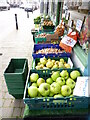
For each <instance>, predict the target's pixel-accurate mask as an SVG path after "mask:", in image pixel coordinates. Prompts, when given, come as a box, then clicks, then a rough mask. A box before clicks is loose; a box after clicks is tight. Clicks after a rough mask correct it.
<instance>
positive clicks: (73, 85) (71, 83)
mask: <svg viewBox="0 0 90 120" xmlns="http://www.w3.org/2000/svg"><path fill="white" fill-rule="evenodd" d="M75 84H76V83H75V82H74V80H73V79H71V78H68V79H67V80H66V85H68V86H69V87H70V88H71V89H73V88H74V87H75Z"/></svg>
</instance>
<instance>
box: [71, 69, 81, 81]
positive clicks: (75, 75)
mask: <svg viewBox="0 0 90 120" xmlns="http://www.w3.org/2000/svg"><path fill="white" fill-rule="evenodd" d="M79 76H80V72H79V71H78V70H74V71H72V72H71V73H70V77H71V78H72V79H74V80H75V79H76V78H77V77H79Z"/></svg>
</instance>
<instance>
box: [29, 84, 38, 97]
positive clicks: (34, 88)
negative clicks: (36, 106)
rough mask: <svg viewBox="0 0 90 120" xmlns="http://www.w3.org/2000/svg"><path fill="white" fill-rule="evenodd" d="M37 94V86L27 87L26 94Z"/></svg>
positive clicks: (34, 95) (31, 95)
mask: <svg viewBox="0 0 90 120" xmlns="http://www.w3.org/2000/svg"><path fill="white" fill-rule="evenodd" d="M37 94H38V88H37V87H35V86H30V87H28V95H29V96H30V97H31V98H34V97H37Z"/></svg>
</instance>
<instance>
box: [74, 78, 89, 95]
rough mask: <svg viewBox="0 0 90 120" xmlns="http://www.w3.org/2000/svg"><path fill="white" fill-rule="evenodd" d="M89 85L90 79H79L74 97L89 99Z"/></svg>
mask: <svg viewBox="0 0 90 120" xmlns="http://www.w3.org/2000/svg"><path fill="white" fill-rule="evenodd" d="M88 83H89V77H78V78H77V82H76V86H75V88H74V92H73V95H76V96H86V97H89V96H90V93H89V90H88Z"/></svg>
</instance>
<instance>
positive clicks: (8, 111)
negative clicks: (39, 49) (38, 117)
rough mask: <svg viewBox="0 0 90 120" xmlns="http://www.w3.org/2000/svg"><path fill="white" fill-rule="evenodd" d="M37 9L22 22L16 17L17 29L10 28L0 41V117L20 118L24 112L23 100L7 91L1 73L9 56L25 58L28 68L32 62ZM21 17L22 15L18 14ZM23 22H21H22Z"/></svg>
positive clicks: (7, 62)
mask: <svg viewBox="0 0 90 120" xmlns="http://www.w3.org/2000/svg"><path fill="white" fill-rule="evenodd" d="M37 12H38V11H35V12H34V13H33V14H32V13H30V14H29V18H27V17H25V18H24V19H23V22H20V21H19V20H20V19H22V18H18V26H19V29H18V30H16V29H15V28H12V30H11V31H10V32H8V33H9V34H8V35H7V36H4V37H3V39H2V40H1V41H0V46H1V47H0V53H2V55H1V56H0V76H1V79H0V118H1V117H2V118H22V116H23V112H24V107H25V105H24V103H23V100H22V99H21V100H17V99H15V98H14V97H13V96H11V95H10V94H9V93H8V90H7V86H6V82H5V79H4V76H3V73H4V71H5V69H6V67H7V65H8V64H9V61H10V59H11V58H27V59H28V65H29V68H31V63H32V49H33V36H32V35H31V29H32V28H33V27H34V24H33V19H32V18H33V16H34V17H35V16H37V15H38V14H37ZM20 17H22V15H21V16H20ZM22 23H23V24H22Z"/></svg>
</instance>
